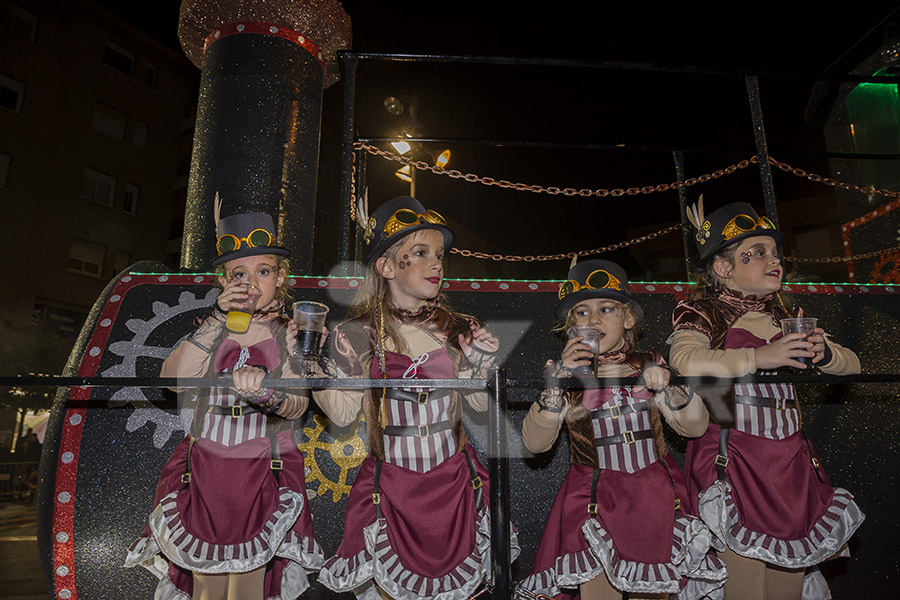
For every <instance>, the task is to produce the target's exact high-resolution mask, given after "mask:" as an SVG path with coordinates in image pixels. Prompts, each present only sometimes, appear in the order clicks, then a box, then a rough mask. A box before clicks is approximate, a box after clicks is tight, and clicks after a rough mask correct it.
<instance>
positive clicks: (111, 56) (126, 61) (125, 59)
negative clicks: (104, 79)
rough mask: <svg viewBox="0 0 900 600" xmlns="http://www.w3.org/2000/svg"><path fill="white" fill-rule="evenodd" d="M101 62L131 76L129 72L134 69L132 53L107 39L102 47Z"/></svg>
mask: <svg viewBox="0 0 900 600" xmlns="http://www.w3.org/2000/svg"><path fill="white" fill-rule="evenodd" d="M103 64H105V65H108V66H110V67H112V68H113V69H115V70H116V71H119V72H120V73H124V74H125V75H128V76H129V77H131V73H132V72H133V71H134V53H133V52H130V51H128V50H126V49H125V48H123V47H122V46H120V45H118V44H116V43H113V42H110V41H107V42H106V46H104V48H103Z"/></svg>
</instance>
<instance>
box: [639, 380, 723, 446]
mask: <svg viewBox="0 0 900 600" xmlns="http://www.w3.org/2000/svg"><path fill="white" fill-rule="evenodd" d="M689 393H690V394H691V397H690V398H688V397H687V395H688V394H689ZM653 399H654V400H656V401H657V406H659V412H660V414H661V415H662V416H663V418H664V419H665V420H666V423H668V424H669V427H671V428H672V429H673V430H674V431H675V433H677V434H678V435H680V436H682V437H689V438H694V437H700V436H701V435H703V434H704V433H706V429H707V427H708V426H709V411H708V410H707V409H706V405H705V404H704V403H703V400H702V399H701V398H700V396H698V395H697V394H694V393H693V392H692V391H691V389H690V388H686V387H684V386H669V387H668V388H666V389H665V390H662V391H660V392H658V393H657V394H656V395H655V396H654V397H653Z"/></svg>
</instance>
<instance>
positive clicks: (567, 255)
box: [450, 225, 681, 262]
mask: <svg viewBox="0 0 900 600" xmlns="http://www.w3.org/2000/svg"><path fill="white" fill-rule="evenodd" d="M676 229H681V225H672V226H671V227H666V228H665V229H660V230H659V231H656V232H654V233H648V234H647V235H642V236H641V237H639V238H634V239H633V240H628V241H627V242H619V243H618V244H611V245H609V246H601V247H600V248H594V249H593V250H578V251H577V252H574V251H573V252H561V253H559V254H540V255H538V256H531V255H526V256H517V255H515V254H488V253H486V252H475V251H473V250H465V249H463V248H451V249H450V252H451V254H459V255H460V256H468V257H471V258H478V259H489V260H494V261H509V262H523V261H524V262H542V261H547V260H565V259H572V258H575V257H576V256H578V257H581V256H588V255H590V254H601V253H603V252H611V251H613V250H619V249H621V248H627V247H628V246H633V245H635V244H640V243H642V242H646V241H649V240H652V239H656V238H658V237H659V236H661V235H666V234H667V233H671V232H673V231H675V230H676Z"/></svg>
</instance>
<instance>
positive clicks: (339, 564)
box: [319, 507, 519, 600]
mask: <svg viewBox="0 0 900 600" xmlns="http://www.w3.org/2000/svg"><path fill="white" fill-rule="evenodd" d="M476 518H477V525H476V528H475V547H474V548H473V549H472V552H471V553H470V554H469V556H467V557H466V558H465V559H464V560H463V561H462V562H461V563H460V564H459V565H457V566H456V567H455V568H454V569H453V570H452V571H450V572H449V573H447V574H446V575H443V576H441V577H422V576H421V575H417V574H416V573H413V572H412V571H409V570H408V569H407V568H406V567H404V566H403V564H402V563H401V562H400V557H399V556H397V554H396V552H394V549H393V548H392V547H391V545H390V541H389V540H388V535H387V521H385V519H384V518H382V519H379V520H376V521H375V522H374V523H372V524H371V525H369V526H368V527H366V528H365V529H364V530H363V534H364V537H365V542H366V549H365V550H363V551H361V552H360V553H359V554H357V555H356V556H353V557H351V558H340V557H337V556H335V557H332V558H330V559H329V560H328V561H327V562H326V563H325V567H324V568H323V569H322V571H321V573H320V574H319V582H320V583H322V585H324V586H325V587H327V588H329V589H331V590H333V591H335V592H350V591H352V592H353V593H355V594H356V596H357V598H359V599H360V600H363V599H365V598H366V597H367V596H368V595H369V594H370V592H371V591H372V590H373V589H374V588H373V586H372V584H373V583H375V584H377V585H378V587H379V588H381V589H382V590H384V592H385V593H386V594H387V595H388V596H390V597H392V598H397V599H400V600H426V599H433V600H462V599H465V598H469V597H471V596H473V595H474V594H475V592H476V591H478V589H479V588H480V587H481V586H482V585H483V584H485V583H489V582H490V581H491V580H492V572H491V518H490V514H489V512H488V510H487V508H486V507H482V508H481V509H480V510H479V512H478V515H477V517H476ZM510 550H511V557H512V560H515V559H516V557H518V555H519V542H518V537H517V533H516V530H515V528H513V529H512V531H511V532H510ZM372 557H374V559H373V558H372Z"/></svg>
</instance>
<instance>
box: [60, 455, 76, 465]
mask: <svg viewBox="0 0 900 600" xmlns="http://www.w3.org/2000/svg"><path fill="white" fill-rule="evenodd" d="M60 460H61V461H63V463H65V464H69V463H70V462H72V461H73V460H75V454H74V453H72V452H63V453H62V456H61V457H60Z"/></svg>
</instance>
